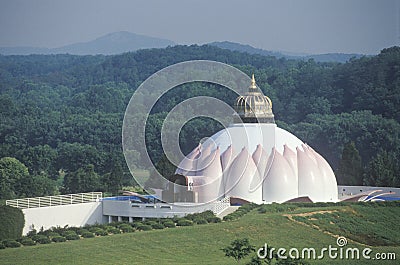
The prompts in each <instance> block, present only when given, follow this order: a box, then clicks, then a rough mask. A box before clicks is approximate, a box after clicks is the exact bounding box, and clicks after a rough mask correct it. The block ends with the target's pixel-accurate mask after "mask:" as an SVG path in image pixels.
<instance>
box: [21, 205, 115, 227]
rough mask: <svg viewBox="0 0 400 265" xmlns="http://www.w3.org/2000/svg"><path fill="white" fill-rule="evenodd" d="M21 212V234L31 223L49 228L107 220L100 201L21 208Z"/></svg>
mask: <svg viewBox="0 0 400 265" xmlns="http://www.w3.org/2000/svg"><path fill="white" fill-rule="evenodd" d="M22 212H23V213H24V215H25V227H24V229H23V234H26V233H28V232H29V230H31V228H32V224H33V225H34V226H35V229H36V230H39V229H40V228H41V227H42V226H43V228H44V229H49V228H51V227H52V226H61V227H64V226H65V225H68V226H84V225H86V224H95V223H105V222H106V221H108V219H107V218H106V217H103V209H102V203H101V202H89V203H79V204H69V205H60V206H51V207H40V208H30V209H23V210H22Z"/></svg>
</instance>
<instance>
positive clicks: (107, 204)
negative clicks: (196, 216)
mask: <svg viewBox="0 0 400 265" xmlns="http://www.w3.org/2000/svg"><path fill="white" fill-rule="evenodd" d="M219 204H221V203H219ZM219 204H218V203H209V204H195V203H174V204H165V203H155V204H152V203H131V202H130V201H111V200H105V201H103V214H104V215H107V216H121V217H147V218H166V217H174V216H180V217H181V216H185V215H187V214H189V213H196V212H197V213H200V212H204V211H207V210H211V211H223V210H224V209H225V208H227V207H229V203H227V204H226V205H225V204H224V205H222V206H224V207H222V208H218V206H221V205H219ZM217 208H218V209H217Z"/></svg>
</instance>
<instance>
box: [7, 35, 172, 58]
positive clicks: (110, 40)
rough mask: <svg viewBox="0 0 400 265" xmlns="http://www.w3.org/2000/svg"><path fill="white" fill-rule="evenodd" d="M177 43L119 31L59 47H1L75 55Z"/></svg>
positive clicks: (19, 52)
mask: <svg viewBox="0 0 400 265" xmlns="http://www.w3.org/2000/svg"><path fill="white" fill-rule="evenodd" d="M174 45H176V43H175V42H173V41H171V40H167V39H161V38H156V37H150V36H146V35H140V34H136V33H132V32H128V31H118V32H113V33H109V34H106V35H103V36H100V37H98V38H96V39H94V40H91V41H87V42H79V43H73V44H70V45H65V46H61V47H57V48H40V47H30V46H21V47H0V54H3V55H29V54H64V53H68V54H74V55H96V54H104V55H114V54H120V53H124V52H131V51H137V50H140V49H151V48H166V47H168V46H174Z"/></svg>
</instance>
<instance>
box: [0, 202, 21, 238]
mask: <svg viewBox="0 0 400 265" xmlns="http://www.w3.org/2000/svg"><path fill="white" fill-rule="evenodd" d="M24 224H25V219H24V214H23V213H22V210H21V209H19V208H15V207H11V206H7V205H0V240H3V239H15V240H16V239H18V238H20V237H21V236H22V229H23V228H24Z"/></svg>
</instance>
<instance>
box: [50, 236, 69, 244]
mask: <svg viewBox="0 0 400 265" xmlns="http://www.w3.org/2000/svg"><path fill="white" fill-rule="evenodd" d="M51 240H52V241H53V242H56V243H59V242H65V241H67V239H66V238H65V237H63V236H55V237H53V238H52V239H51Z"/></svg>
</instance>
